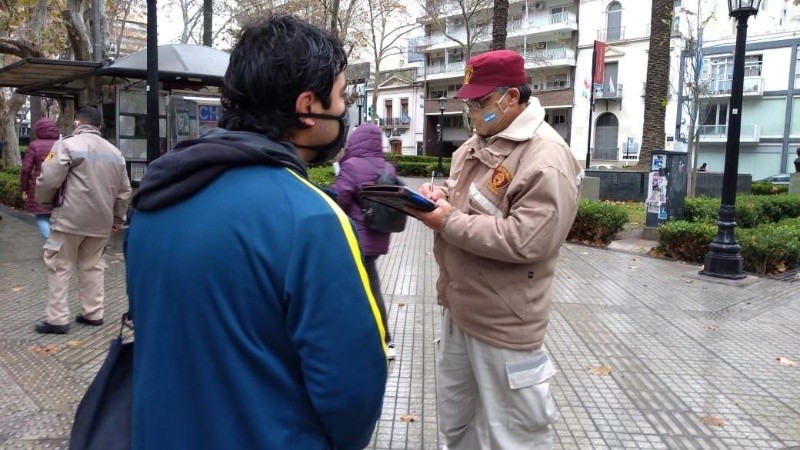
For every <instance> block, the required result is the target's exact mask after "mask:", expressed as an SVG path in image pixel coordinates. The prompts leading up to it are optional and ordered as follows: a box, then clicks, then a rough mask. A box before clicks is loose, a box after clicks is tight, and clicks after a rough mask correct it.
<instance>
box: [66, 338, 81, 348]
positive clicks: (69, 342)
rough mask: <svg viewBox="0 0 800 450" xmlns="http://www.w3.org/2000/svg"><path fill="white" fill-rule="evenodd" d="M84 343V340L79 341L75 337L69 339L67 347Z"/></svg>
mask: <svg viewBox="0 0 800 450" xmlns="http://www.w3.org/2000/svg"><path fill="white" fill-rule="evenodd" d="M81 344H83V341H79V340H77V339H73V340H71V341H67V347H77V346H79V345H81Z"/></svg>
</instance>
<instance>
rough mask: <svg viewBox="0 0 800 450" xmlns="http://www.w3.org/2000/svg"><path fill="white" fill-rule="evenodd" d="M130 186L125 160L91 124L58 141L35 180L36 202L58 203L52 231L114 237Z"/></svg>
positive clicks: (128, 195)
mask: <svg viewBox="0 0 800 450" xmlns="http://www.w3.org/2000/svg"><path fill="white" fill-rule="evenodd" d="M130 197H131V185H130V182H129V181H128V175H127V172H126V171H125V158H123V157H122V153H120V151H119V150H118V149H117V148H116V147H114V146H113V145H112V144H111V143H109V142H108V141H106V140H105V139H103V138H102V137H101V136H100V130H98V129H97V128H96V127H93V126H91V125H80V126H79V127H77V128H76V129H75V131H74V132H73V133H72V134H71V135H69V136H67V137H65V138H64V139H61V140H60V141H58V142H56V144H55V145H53V149H52V150H51V151H50V154H49V155H47V157H46V158H45V160H44V162H43V163H42V173H41V175H39V178H38V179H37V180H36V202H37V203H39V204H41V205H44V206H47V207H53V214H52V216H51V217H50V226H51V227H52V229H53V230H57V231H61V232H64V233H70V234H79V235H83V236H92V237H109V236H110V235H111V226H112V225H113V224H114V222H115V221H116V222H118V223H119V222H122V221H124V220H125V214H126V212H127V210H128V202H129V201H130Z"/></svg>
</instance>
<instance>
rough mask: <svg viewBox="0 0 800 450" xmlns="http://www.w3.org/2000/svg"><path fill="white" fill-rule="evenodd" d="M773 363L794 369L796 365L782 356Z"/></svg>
mask: <svg viewBox="0 0 800 450" xmlns="http://www.w3.org/2000/svg"><path fill="white" fill-rule="evenodd" d="M775 361H778V364H780V365H782V366H787V367H794V366H796V365H797V363H796V362H794V361H792V360H791V359H789V358H784V357H783V356H781V357H779V358H775Z"/></svg>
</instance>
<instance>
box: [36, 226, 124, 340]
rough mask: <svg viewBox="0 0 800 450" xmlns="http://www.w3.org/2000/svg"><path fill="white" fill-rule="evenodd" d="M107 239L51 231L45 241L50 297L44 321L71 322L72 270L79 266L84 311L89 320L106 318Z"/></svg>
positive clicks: (80, 294) (80, 292)
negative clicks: (68, 300) (69, 292)
mask: <svg viewBox="0 0 800 450" xmlns="http://www.w3.org/2000/svg"><path fill="white" fill-rule="evenodd" d="M107 242H108V238H107V237H105V238H98V237H90V236H82V235H78V234H70V233H63V232H61V231H56V230H52V231H51V232H50V237H49V238H48V239H47V242H45V243H44V265H45V266H46V267H47V283H48V285H49V287H50V296H49V298H48V300H47V309H46V310H45V321H47V323H49V324H51V325H66V324H68V323H69V322H70V316H69V305H68V303H67V291H68V290H69V279H70V276H72V272H73V271H74V270H75V269H78V298H79V300H80V302H81V314H82V315H83V317H85V318H87V319H90V320H97V319H102V318H103V299H104V294H105V293H104V292H103V287H104V279H103V272H104V270H105V268H106V262H105V261H104V260H103V253H104V251H105V248H106V243H107Z"/></svg>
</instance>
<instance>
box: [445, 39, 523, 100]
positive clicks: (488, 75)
mask: <svg viewBox="0 0 800 450" xmlns="http://www.w3.org/2000/svg"><path fill="white" fill-rule="evenodd" d="M527 83H528V74H526V73H525V60H524V59H522V56H521V55H520V54H519V53H517V52H515V51H513V50H493V51H490V52H486V53H481V54H480V55H477V56H473V57H472V58H470V59H469V61H467V67H466V68H465V69H464V84H463V85H462V86H461V89H459V90H458V92H456V95H455V96H454V98H463V99H467V100H471V99H477V98H481V97H485V96H486V95H488V94H489V93H490V92H492V91H493V90H495V89H497V88H499V87H500V86H522V85H523V84H527Z"/></svg>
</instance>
